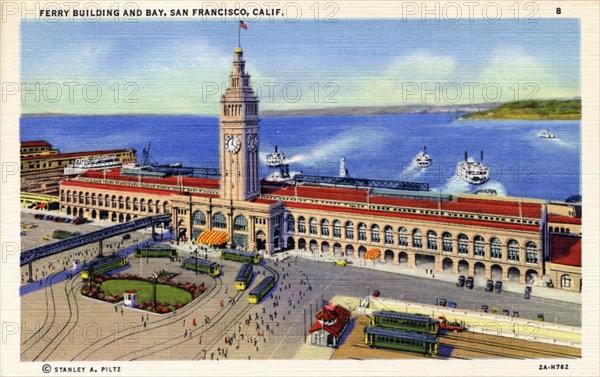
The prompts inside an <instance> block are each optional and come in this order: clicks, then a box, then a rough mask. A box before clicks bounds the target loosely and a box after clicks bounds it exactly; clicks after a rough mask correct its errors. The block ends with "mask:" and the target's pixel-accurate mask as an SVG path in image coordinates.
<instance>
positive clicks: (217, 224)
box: [212, 212, 227, 229]
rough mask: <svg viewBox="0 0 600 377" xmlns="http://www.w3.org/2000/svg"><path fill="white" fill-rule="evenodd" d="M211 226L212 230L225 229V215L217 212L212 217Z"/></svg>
mask: <svg viewBox="0 0 600 377" xmlns="http://www.w3.org/2000/svg"><path fill="white" fill-rule="evenodd" d="M212 226H213V228H221V229H223V228H227V220H226V219H225V215H223V214H222V213H221V212H217V213H215V214H214V215H213V217H212Z"/></svg>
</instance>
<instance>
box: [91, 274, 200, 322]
mask: <svg viewBox="0 0 600 377" xmlns="http://www.w3.org/2000/svg"><path fill="white" fill-rule="evenodd" d="M173 277H174V276H173V274H164V275H163V277H161V278H159V279H158V280H157V283H156V305H155V297H154V281H153V279H152V278H145V277H139V276H137V275H133V274H118V275H101V276H97V277H95V278H94V281H93V282H92V283H91V284H86V285H85V286H84V287H83V288H82V289H81V293H82V294H83V295H85V296H88V297H90V298H94V299H98V300H103V301H107V302H111V303H117V302H120V301H122V300H123V293H124V292H125V291H127V290H135V291H137V308H138V309H142V310H148V311H151V312H156V313H169V312H172V311H174V310H177V309H179V308H181V307H183V306H185V305H186V304H188V303H189V302H190V301H192V300H195V299H196V298H198V297H199V296H200V295H201V294H202V293H204V292H205V291H206V288H205V287H204V284H202V285H196V284H190V283H180V282H176V281H171V279H172V278H173Z"/></svg>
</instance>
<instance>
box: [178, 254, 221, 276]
mask: <svg viewBox="0 0 600 377" xmlns="http://www.w3.org/2000/svg"><path fill="white" fill-rule="evenodd" d="M181 267H183V268H185V269H187V270H192V271H198V272H202V273H203V274H207V275H210V276H219V275H220V274H221V266H220V265H218V264H217V263H215V262H211V261H207V260H205V259H200V258H195V257H190V258H187V259H185V260H184V261H183V263H182V264H181Z"/></svg>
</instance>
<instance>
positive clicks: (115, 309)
mask: <svg viewBox="0 0 600 377" xmlns="http://www.w3.org/2000/svg"><path fill="white" fill-rule="evenodd" d="M116 312H117V305H115V313H116Z"/></svg>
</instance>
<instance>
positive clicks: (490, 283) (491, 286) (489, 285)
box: [485, 280, 494, 292]
mask: <svg viewBox="0 0 600 377" xmlns="http://www.w3.org/2000/svg"><path fill="white" fill-rule="evenodd" d="M493 290H494V281H493V280H488V281H487V282H486V283H485V291H486V292H491V291H493Z"/></svg>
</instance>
